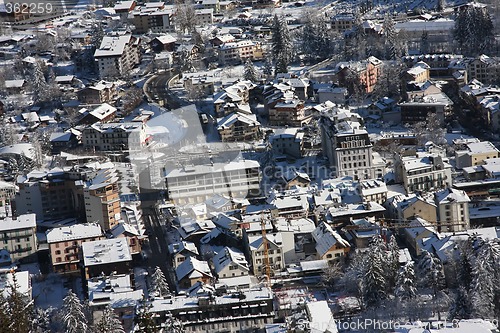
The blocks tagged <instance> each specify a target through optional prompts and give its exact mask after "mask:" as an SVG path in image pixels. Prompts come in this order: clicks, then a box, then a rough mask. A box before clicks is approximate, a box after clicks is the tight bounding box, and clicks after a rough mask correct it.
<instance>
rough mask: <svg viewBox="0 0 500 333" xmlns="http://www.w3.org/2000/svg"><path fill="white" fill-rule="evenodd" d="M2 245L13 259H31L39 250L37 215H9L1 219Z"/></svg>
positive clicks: (0, 244) (0, 239)
mask: <svg viewBox="0 0 500 333" xmlns="http://www.w3.org/2000/svg"><path fill="white" fill-rule="evenodd" d="M0 246H1V247H2V248H4V249H6V250H7V251H9V252H10V255H11V259H12V260H13V261H15V260H23V259H24V260H27V261H28V260H30V258H29V257H30V256H32V255H34V254H35V253H36V252H37V251H38V241H37V238H36V215H35V214H23V215H19V216H18V217H10V216H7V217H5V218H4V219H2V220H0Z"/></svg>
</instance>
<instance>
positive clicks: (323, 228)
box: [312, 222, 350, 257]
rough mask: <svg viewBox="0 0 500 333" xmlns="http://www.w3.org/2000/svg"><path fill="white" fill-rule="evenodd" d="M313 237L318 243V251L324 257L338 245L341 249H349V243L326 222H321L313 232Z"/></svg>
mask: <svg viewBox="0 0 500 333" xmlns="http://www.w3.org/2000/svg"><path fill="white" fill-rule="evenodd" d="M312 236H313V238H314V240H315V241H316V251H317V252H318V254H319V255H320V257H323V256H324V255H325V254H326V253H327V252H328V251H330V249H331V248H332V247H333V246H335V245H338V246H340V247H349V246H350V245H349V242H348V241H346V240H345V239H343V238H342V236H340V234H339V233H338V232H336V231H334V230H333V229H332V227H331V226H330V225H329V224H328V223H325V222H321V223H320V224H319V225H318V226H317V227H316V229H314V231H313V232H312Z"/></svg>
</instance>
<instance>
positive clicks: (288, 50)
mask: <svg viewBox="0 0 500 333" xmlns="http://www.w3.org/2000/svg"><path fill="white" fill-rule="evenodd" d="M271 33H272V39H271V49H272V54H273V57H274V59H275V61H276V73H287V72H288V65H289V64H290V62H291V61H292V57H293V48H292V40H291V37H290V31H289V30H288V25H287V22H286V20H285V18H284V17H283V16H278V15H274V18H273V22H272V26H271Z"/></svg>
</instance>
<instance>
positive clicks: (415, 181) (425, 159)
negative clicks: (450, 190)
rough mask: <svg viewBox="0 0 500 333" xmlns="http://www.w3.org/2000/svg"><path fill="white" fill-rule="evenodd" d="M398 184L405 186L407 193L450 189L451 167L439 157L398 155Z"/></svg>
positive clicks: (419, 154)
mask: <svg viewBox="0 0 500 333" xmlns="http://www.w3.org/2000/svg"><path fill="white" fill-rule="evenodd" d="M394 173H395V181H396V183H400V184H403V187H404V188H405V190H406V193H411V192H415V191H431V190H438V189H443V188H445V187H450V186H451V183H452V179H451V165H450V164H449V163H448V161H447V160H446V159H445V158H443V157H441V156H439V155H433V154H429V153H422V152H419V153H417V154H416V155H415V156H401V155H400V154H398V155H396V160H395V163H394Z"/></svg>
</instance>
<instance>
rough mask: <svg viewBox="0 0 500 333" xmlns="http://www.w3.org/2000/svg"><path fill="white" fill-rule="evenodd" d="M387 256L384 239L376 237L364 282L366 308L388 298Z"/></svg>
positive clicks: (366, 263) (371, 244) (371, 245)
mask: <svg viewBox="0 0 500 333" xmlns="http://www.w3.org/2000/svg"><path fill="white" fill-rule="evenodd" d="M386 256H387V254H386V248H385V244H384V241H383V240H382V237H380V236H376V237H374V238H373V240H372V242H371V243H370V246H369V249H368V251H367V259H366V261H365V265H366V268H365V273H364V276H363V280H362V290H363V300H364V304H365V305H366V307H375V306H377V305H379V304H380V302H381V301H382V300H384V299H385V298H386V296H387V293H386V291H387V275H386V267H385V264H386V262H387V259H386Z"/></svg>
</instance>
